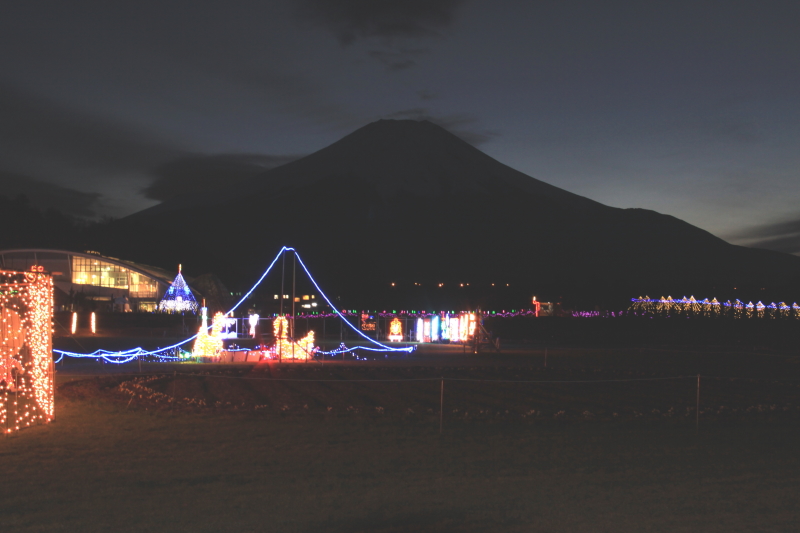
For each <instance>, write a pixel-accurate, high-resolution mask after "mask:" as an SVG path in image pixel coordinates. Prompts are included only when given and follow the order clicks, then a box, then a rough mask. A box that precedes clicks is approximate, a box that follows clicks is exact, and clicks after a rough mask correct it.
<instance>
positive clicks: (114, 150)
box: [0, 83, 183, 174]
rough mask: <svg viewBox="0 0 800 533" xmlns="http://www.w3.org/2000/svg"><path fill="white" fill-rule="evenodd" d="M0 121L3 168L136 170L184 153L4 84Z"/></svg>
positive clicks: (133, 130) (0, 86)
mask: <svg viewBox="0 0 800 533" xmlns="http://www.w3.org/2000/svg"><path fill="white" fill-rule="evenodd" d="M0 116H1V117H3V119H2V120H0V161H3V163H2V164H3V165H11V166H19V164H20V163H21V164H22V165H23V166H28V165H29V164H30V163H31V162H33V163H41V164H42V165H44V166H46V165H48V164H49V165H50V166H60V165H65V166H67V167H71V169H81V170H85V171H90V170H91V171H98V170H100V171H109V170H138V169H141V168H143V167H144V168H146V167H147V166H148V165H150V166H152V165H154V164H157V163H158V162H161V161H164V160H166V159H172V158H175V157H176V156H178V155H180V154H181V153H182V152H183V151H182V150H181V149H179V148H178V147H176V146H174V145H172V144H171V143H169V142H167V141H164V140H163V139H160V138H158V137H157V136H155V135H153V134H151V133H148V132H145V131H143V130H139V129H137V128H136V127H133V126H130V125H123V124H120V123H116V122H114V121H113V120H111V119H109V118H103V119H100V118H97V117H95V116H92V115H89V114H86V113H82V112H80V111H76V110H75V109H70V108H67V107H65V106H61V105H59V104H57V103H55V102H52V101H49V100H46V99H44V98H41V97H39V96H37V95H35V94H32V93H30V92H25V91H21V90H17V89H14V88H12V87H9V86H7V85H3V84H2V83H0ZM73 174H74V173H73Z"/></svg>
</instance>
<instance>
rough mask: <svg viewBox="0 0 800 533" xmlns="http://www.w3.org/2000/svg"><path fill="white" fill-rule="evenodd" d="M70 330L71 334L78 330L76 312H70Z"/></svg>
mask: <svg viewBox="0 0 800 533" xmlns="http://www.w3.org/2000/svg"><path fill="white" fill-rule="evenodd" d="M70 331H71V332H72V334H73V335H75V332H76V331H78V313H72V328H70Z"/></svg>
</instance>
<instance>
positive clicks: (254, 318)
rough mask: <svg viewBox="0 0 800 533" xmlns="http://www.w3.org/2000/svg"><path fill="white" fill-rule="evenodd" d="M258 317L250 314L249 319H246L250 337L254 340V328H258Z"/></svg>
mask: <svg viewBox="0 0 800 533" xmlns="http://www.w3.org/2000/svg"><path fill="white" fill-rule="evenodd" d="M258 318H259V317H258V315H256V314H252V315H250V318H248V319H247V320H248V322H249V323H250V336H251V337H253V338H255V337H256V326H258Z"/></svg>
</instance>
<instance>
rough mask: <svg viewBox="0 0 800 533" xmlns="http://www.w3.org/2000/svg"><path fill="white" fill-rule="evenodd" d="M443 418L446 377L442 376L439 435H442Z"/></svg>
mask: <svg viewBox="0 0 800 533" xmlns="http://www.w3.org/2000/svg"><path fill="white" fill-rule="evenodd" d="M443 417H444V376H442V381H441V387H440V388H439V435H441V434H442V419H443Z"/></svg>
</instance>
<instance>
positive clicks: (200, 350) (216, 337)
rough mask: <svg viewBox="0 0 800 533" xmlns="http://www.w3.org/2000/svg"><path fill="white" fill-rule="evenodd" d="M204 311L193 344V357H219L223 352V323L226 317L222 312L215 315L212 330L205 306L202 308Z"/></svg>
mask: <svg viewBox="0 0 800 533" xmlns="http://www.w3.org/2000/svg"><path fill="white" fill-rule="evenodd" d="M200 311H201V313H202V315H201V316H202V322H201V325H200V331H198V332H197V338H196V339H195V341H194V346H192V356H193V357H219V355H220V354H221V353H222V348H223V343H222V325H223V322H224V320H225V317H224V316H223V314H222V313H217V314H216V315H214V319H213V320H212V322H211V328H210V329H211V331H210V332H209V327H208V314H207V310H206V308H205V307H202V308H201V309H200Z"/></svg>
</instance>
